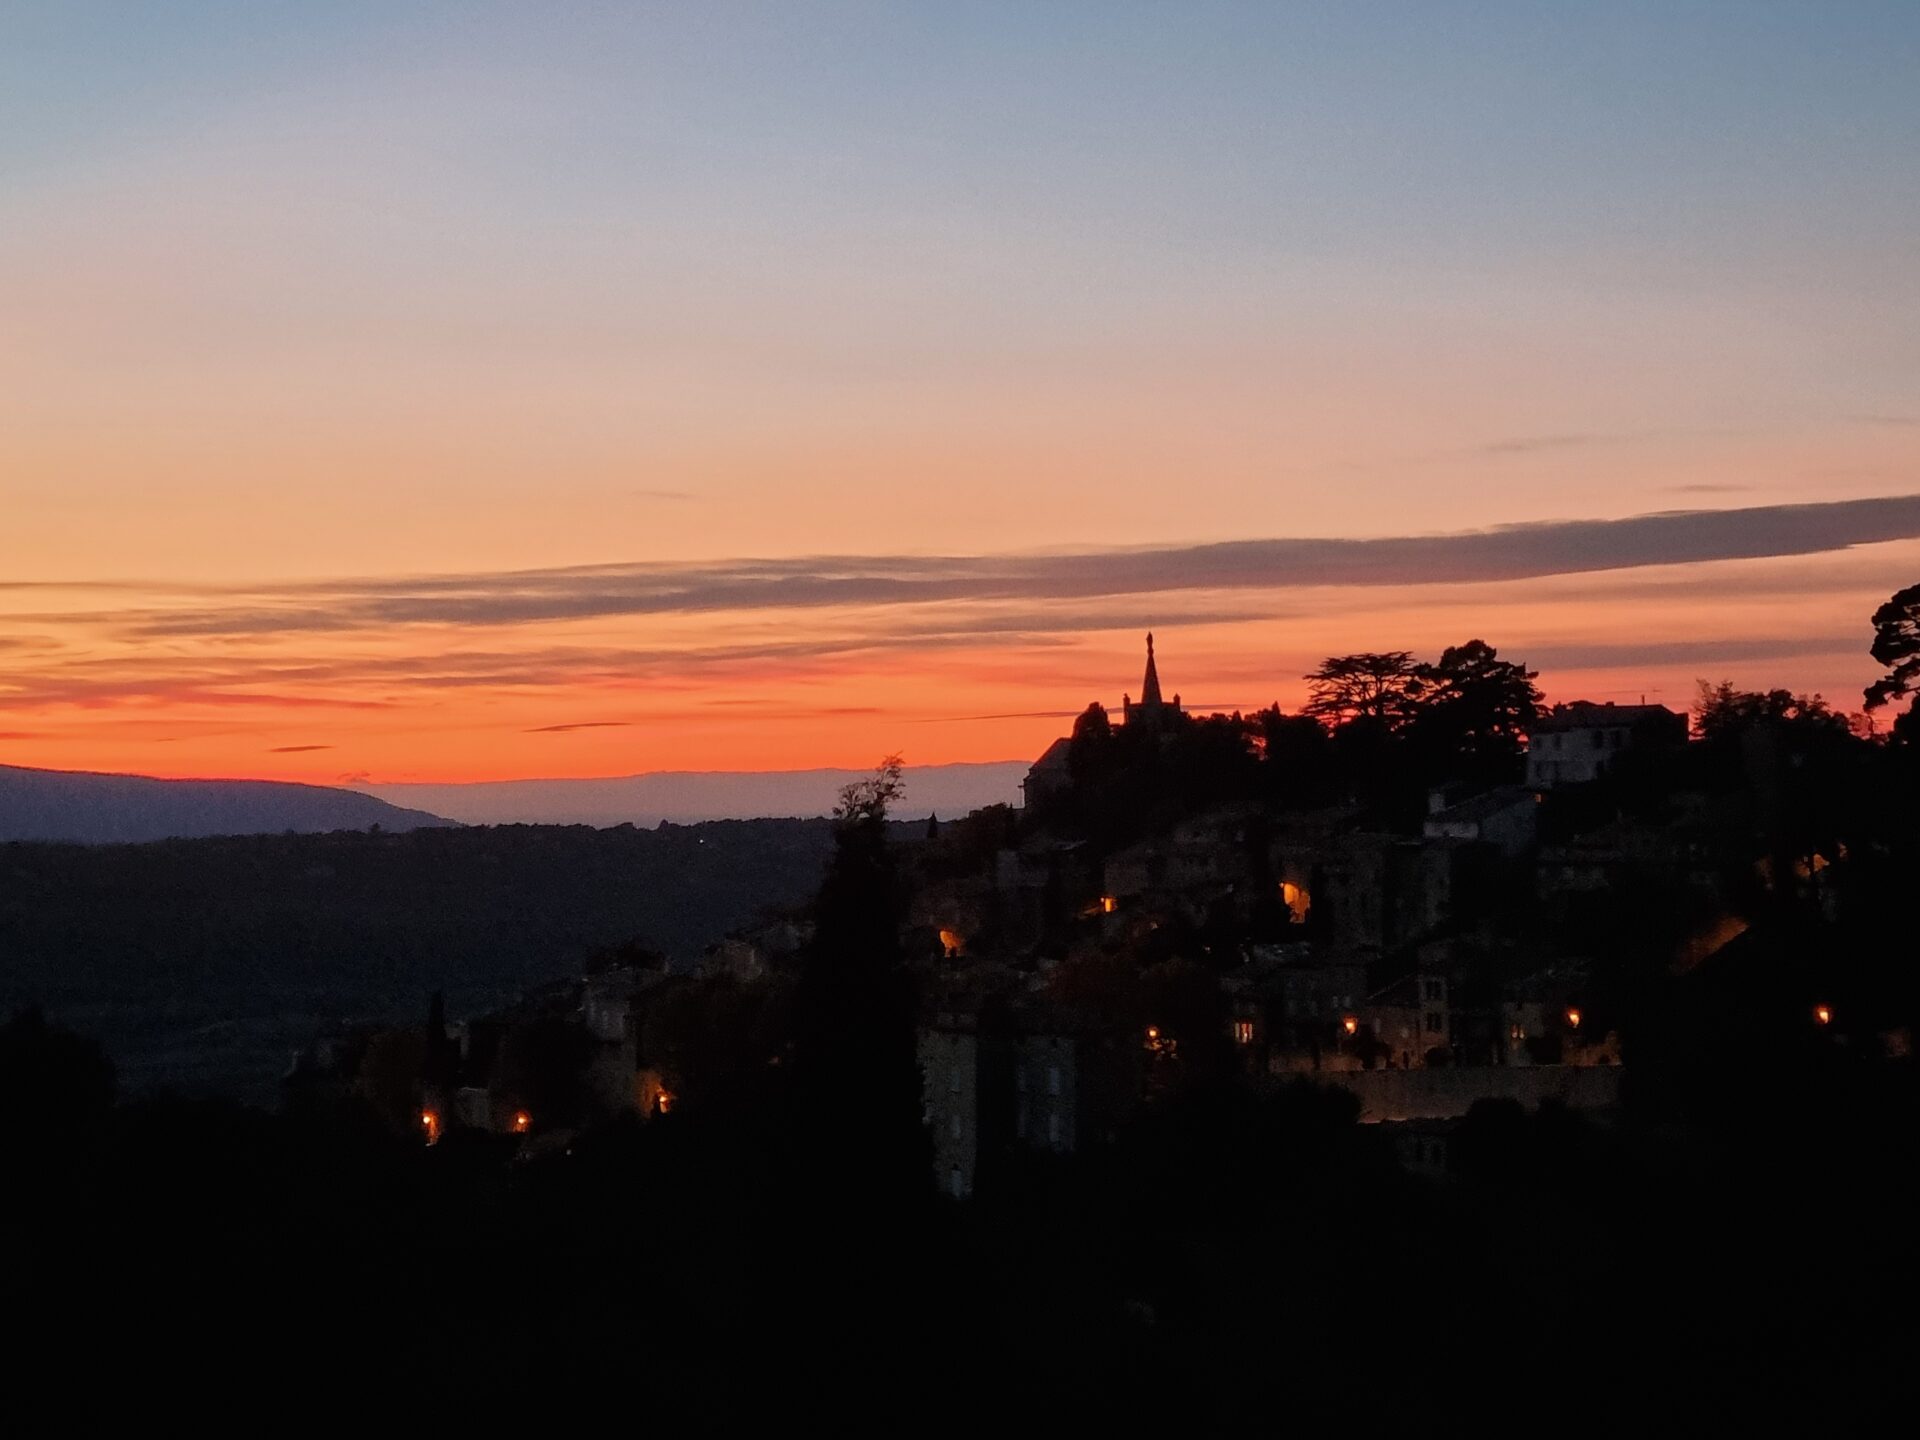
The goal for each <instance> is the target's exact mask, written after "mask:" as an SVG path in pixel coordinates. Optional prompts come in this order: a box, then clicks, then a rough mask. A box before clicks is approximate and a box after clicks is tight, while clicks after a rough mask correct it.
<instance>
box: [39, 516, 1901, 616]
mask: <svg viewBox="0 0 1920 1440" xmlns="http://www.w3.org/2000/svg"><path fill="white" fill-rule="evenodd" d="M1915 537H1920V495H1898V496H1887V497H1880V498H1871V499H1858V500H1838V501H1831V502H1826V503H1819V504H1804V505H1763V506H1751V507H1746V508H1739V509H1719V510H1675V511H1665V512H1659V513H1654V514H1646V515H1638V516H1631V517H1628V518H1624V519H1617V520H1565V521H1549V522H1541V523H1534V524H1524V525H1509V526H1502V527H1499V528H1496V529H1491V530H1476V531H1466V532H1458V533H1453V534H1441V535H1410V536H1397V537H1384V538H1374V539H1341V538H1301V539H1261V540H1237V541H1222V542H1217V543H1212V544H1198V545H1177V546H1157V547H1145V548H1136V549H1127V550H1085V551H1068V552H1051V553H1033V554H1021V555H1004V554H1003V555H936V556H921V555H832V556H811V557H796V558H788V559H748V560H734V561H720V562H711V563H705V564H688V565H668V564H657V563H645V562H641V563H632V564H611V565H593V566H578V567H569V568H565V569H548V570H526V571H503V572H497V573H490V574H470V575H451V576H423V577H415V578H411V579H398V580H344V581H332V582H324V583H317V584H307V585H296V586H289V587H284V588H282V589H279V590H277V591H271V592H254V593H246V594H236V595H231V596H224V595H223V596H215V595H212V594H209V595H207V596H205V597H203V603H201V604H198V605H186V606H182V607H179V608H173V607H162V608H142V609H139V610H132V611H119V612H92V613H91V614H89V615H86V616H78V615H68V616H66V617H59V618H65V619H67V620H69V621H74V620H80V619H89V620H92V621H94V622H96V623H106V624H109V625H112V626H115V627H117V628H118V629H120V630H121V631H122V632H123V633H124V634H125V635H126V636H127V637H128V638H132V639H138V640H148V641H150V640H161V639H166V640H179V639H192V638H202V639H208V638H234V637H246V636H269V635H287V634H293V633H303V632H304V633H327V632H343V631H355V630H391V629H392V628H394V627H397V626H428V625H437V626H455V627H463V628H465V627H487V626H514V625H527V624H542V623H548V622H562V621H578V620H592V619H603V618H610V617H638V616H667V615H698V614H708V613H716V612H731V611H744V612H758V613H761V614H769V615H770V614H776V613H781V612H797V611H808V610H824V609H829V608H835V607H860V608H876V607H903V606H909V605H921V604H938V605H952V604H954V603H955V602H970V603H973V604H1002V605H1008V604H1021V603H1048V604H1054V603H1062V602H1086V601H1106V600H1114V599H1119V598H1121V597H1126V596H1133V597H1147V596H1167V595H1176V594H1180V593H1193V592H1204V591H1216V592H1218V591H1236V590H1238V591H1249V590H1274V591H1277V590H1285V589H1288V588H1292V587H1304V586H1386V585H1413V584H1471V583H1485V582H1493V581H1508V580H1523V579H1535V578H1541V577H1546V576H1554V575H1575V574H1586V573H1592V572H1596V571H1603V570H1618V569H1633V568H1641V567H1646V566H1657V565H1678V564H1687V563H1697V562H1702V561H1715V560H1737V559H1757V558H1763V557H1773V556H1789V555H1812V554H1821V553H1826V552H1830V551H1837V550H1845V549H1849V548H1852V547H1854V546H1858V545H1868V544H1874V543H1878V542H1883V541H1890V540H1901V539H1911V538H1915ZM207 602H216V603H207ZM218 602H224V603H218ZM36 618H39V619H42V620H51V619H54V618H56V617H48V616H40V617H36ZM882 628H884V627H882Z"/></svg>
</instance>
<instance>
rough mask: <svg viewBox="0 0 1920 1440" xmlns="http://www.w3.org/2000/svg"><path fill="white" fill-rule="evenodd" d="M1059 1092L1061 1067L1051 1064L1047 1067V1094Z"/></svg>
mask: <svg viewBox="0 0 1920 1440" xmlns="http://www.w3.org/2000/svg"><path fill="white" fill-rule="evenodd" d="M1059 1093H1060V1067H1059V1066H1058V1065H1049V1066H1048V1067H1047V1094H1049V1095H1058V1094H1059Z"/></svg>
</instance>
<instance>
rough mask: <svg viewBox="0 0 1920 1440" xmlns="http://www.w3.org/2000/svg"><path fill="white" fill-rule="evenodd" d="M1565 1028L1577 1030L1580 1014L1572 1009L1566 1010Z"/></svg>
mask: <svg viewBox="0 0 1920 1440" xmlns="http://www.w3.org/2000/svg"><path fill="white" fill-rule="evenodd" d="M1567 1028H1568V1029H1570V1030H1578V1029H1579V1028H1580V1012H1579V1011H1578V1010H1575V1009H1573V1008H1572V1007H1568V1009H1567Z"/></svg>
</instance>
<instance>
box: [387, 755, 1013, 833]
mask: <svg viewBox="0 0 1920 1440" xmlns="http://www.w3.org/2000/svg"><path fill="white" fill-rule="evenodd" d="M1028 764H1029V762H1028V761H1025V760H994V761H987V762H984V763H978V764H958V765H910V766H908V767H907V771H906V787H907V788H906V794H905V795H904V796H903V797H902V798H901V801H900V803H899V804H897V805H895V806H894V807H893V812H894V814H895V815H896V816H899V817H901V818H909V817H912V818H923V817H925V816H927V815H929V814H936V815H943V816H946V817H948V818H952V817H953V816H956V815H965V814H967V813H969V812H970V811H974V810H978V809H980V808H981V807H982V806H986V805H1001V804H1004V805H1018V804H1019V803H1020V798H1021V797H1020V782H1021V780H1022V779H1024V778H1025V777H1026V773H1027V768H1028ZM869 773H870V772H868V771H864V770H770V771H738V770H660V771H654V772H651V773H649V774H644V775H615V776H608V777H605V778H601V779H587V780H483V781H475V782H472V783H469V784H463V785H413V784H409V785H368V786H365V787H363V788H364V789H365V790H366V791H367V793H368V794H371V795H378V796H380V797H381V798H382V799H385V800H390V801H392V802H394V803H395V804H402V805H416V806H419V807H421V808H423V809H426V810H430V811H432V812H433V813H434V814H436V815H445V816H447V817H449V818H450V819H454V820H458V821H461V822H463V823H464V824H468V825H515V824H519V825H600V826H607V825H647V826H651V825H657V824H659V823H660V822H661V821H662V820H666V821H670V822H672V823H673V824H676V825H692V824H698V823H699V822H701V821H704V820H757V819H787V818H802V819H804V818H807V817H810V816H816V815H826V814H830V813H831V812H832V810H833V806H834V802H835V801H836V800H837V799H838V798H839V795H840V790H841V787H842V786H844V785H847V784H849V783H850V782H852V781H855V780H859V779H861V778H862V777H864V776H865V775H867V774H869Z"/></svg>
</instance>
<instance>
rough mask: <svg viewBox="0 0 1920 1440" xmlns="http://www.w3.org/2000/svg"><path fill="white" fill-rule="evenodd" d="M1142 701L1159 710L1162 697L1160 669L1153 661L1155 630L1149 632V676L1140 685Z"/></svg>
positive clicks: (1146, 705) (1147, 705)
mask: <svg viewBox="0 0 1920 1440" xmlns="http://www.w3.org/2000/svg"><path fill="white" fill-rule="evenodd" d="M1140 703H1141V705H1143V706H1145V707H1146V708H1147V709H1150V710H1158V709H1159V708H1160V705H1161V703H1162V702H1161V699H1160V670H1159V667H1158V666H1156V665H1155V664H1154V663H1153V632H1152V631H1151V630H1149V631H1148V632H1147V678H1146V680H1145V681H1143V682H1142V683H1141V686H1140Z"/></svg>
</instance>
